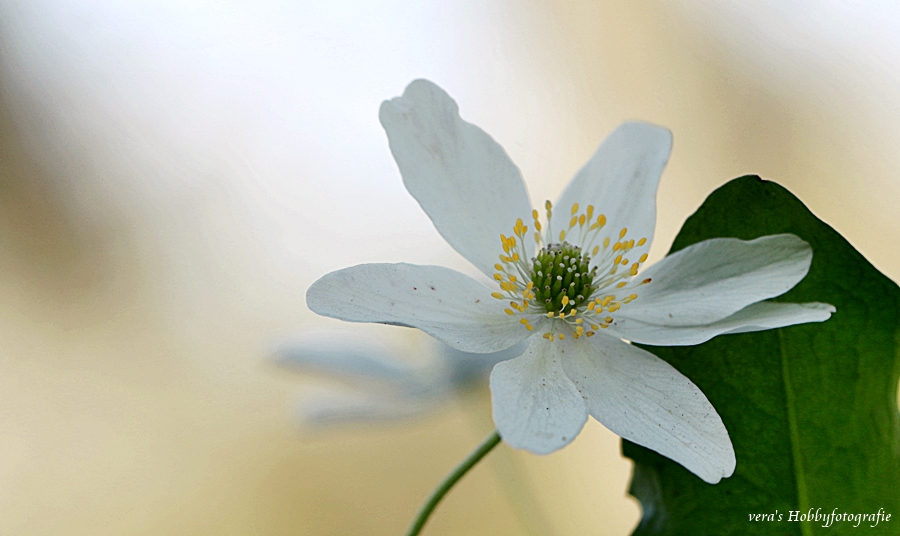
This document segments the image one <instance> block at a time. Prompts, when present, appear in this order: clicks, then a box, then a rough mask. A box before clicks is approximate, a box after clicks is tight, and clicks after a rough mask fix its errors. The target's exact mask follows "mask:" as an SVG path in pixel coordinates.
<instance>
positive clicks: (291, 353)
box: [275, 330, 416, 383]
mask: <svg viewBox="0 0 900 536" xmlns="http://www.w3.org/2000/svg"><path fill="white" fill-rule="evenodd" d="M275 358H276V360H277V363H278V364H279V365H283V366H286V367H291V368H294V369H298V370H301V371H304V372H312V373H318V374H326V375H329V376H331V377H333V378H336V379H342V380H348V379H350V380H352V379H364V380H375V381H381V382H386V383H400V382H403V381H406V379H407V378H408V377H409V376H411V375H413V374H415V373H416V368H414V367H413V366H412V365H410V363H409V362H407V361H403V360H401V359H398V358H397V357H395V356H394V355H392V353H391V351H390V350H389V349H388V348H387V347H385V345H383V344H381V341H379V340H375V339H373V338H371V337H366V336H363V335H360V334H359V333H354V332H353V331H350V330H346V331H342V332H340V333H337V332H335V333H317V334H315V336H312V335H307V336H305V337H303V338H302V339H298V340H294V341H291V342H287V343H283V344H281V345H279V347H278V349H277V350H276V356H275Z"/></svg>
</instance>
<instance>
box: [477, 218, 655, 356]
mask: <svg viewBox="0 0 900 536" xmlns="http://www.w3.org/2000/svg"><path fill="white" fill-rule="evenodd" d="M546 208H547V228H546V230H545V231H544V232H543V233H542V232H541V230H542V228H541V222H540V221H539V220H538V211H536V210H535V211H533V212H532V216H533V218H534V229H535V231H534V241H535V245H536V246H537V248H539V249H538V253H537V255H535V256H534V257H532V258H531V262H527V261H526V260H525V259H524V258H523V257H524V256H525V248H524V247H523V245H522V242H523V241H524V240H525V236H526V235H527V233H528V227H527V226H525V225H524V224H523V223H522V220H521V219H518V220H516V225H515V226H514V227H513V236H509V237H507V236H504V235H502V234H501V235H500V242H501V244H502V245H503V254H501V255H500V263H498V264H495V265H494V268H496V269H497V273H495V274H494V279H495V280H496V281H497V282H498V284H499V285H500V290H501V291H502V292H493V293H492V294H491V295H492V296H493V297H495V298H497V299H498V300H506V299H509V300H511V301H510V302H509V307H507V308H506V309H504V311H505V312H506V314H508V315H513V316H519V317H520V318H519V322H520V323H521V324H522V325H523V326H524V327H525V329H527V330H529V331H531V330H533V329H534V326H533V325H532V322H535V323H537V322H538V321H540V322H545V323H547V324H549V330H548V331H546V332H545V333H544V335H543V337H544V338H545V339H548V340H550V341H554V340H556V339H557V338H559V339H560V340H562V339H564V338H565V332H566V331H568V330H566V329H563V328H564V327H565V326H568V327H569V328H570V329H571V331H570V333H572V334H573V335H574V337H575V338H576V339H577V338H579V337H581V336H582V335H584V336H587V337H590V336H592V335H594V333H595V331H596V330H599V329H603V328H607V327H609V326H610V324H612V323H613V321H614V318H613V316H612V314H614V313H615V312H616V311H618V310H619V308H621V307H622V306H623V305H625V304H627V303H630V302H631V301H633V300H635V299H636V298H637V297H638V295H637V294H636V293H634V292H632V291H633V290H634V289H636V288H637V287H639V286H641V285H646V284H647V283H650V279H649V278H647V279H644V280H642V281H638V280H637V279H636V276H637V274H638V271H639V270H640V266H641V264H643V263H644V262H645V261H646V260H647V254H646V253H643V254H641V255H640V258H639V259H638V260H637V261H636V262H632V261H629V260H628V257H627V255H628V254H629V252H631V251H632V249H634V248H635V246H637V247H641V246H643V245H644V244H646V242H647V239H646V238H641V239H639V240H638V241H637V242H635V241H634V239H628V238H627V235H628V229H626V228H623V229H621V230H620V231H619V232H618V233H613V234H612V235H611V234H608V231H607V230H605V226H606V216H604V215H603V214H600V215H599V216H597V218H596V220H594V218H593V215H594V207H593V206H592V205H588V207H587V210H585V211H584V212H583V213H579V210H578V203H575V204H574V205H572V213H571V219H570V220H569V226H568V228H567V229H563V230H562V231H560V232H559V235H558V241H556V240H555V239H556V237H557V235H554V234H553V233H552V230H551V220H552V217H553V210H552V208H553V207H552V205H551V204H550V201H547V203H546ZM614 240H615V241H614ZM588 252H590V253H588ZM547 320H549V322H547ZM585 326H588V327H589V328H590V329H587V328H586V327H585Z"/></svg>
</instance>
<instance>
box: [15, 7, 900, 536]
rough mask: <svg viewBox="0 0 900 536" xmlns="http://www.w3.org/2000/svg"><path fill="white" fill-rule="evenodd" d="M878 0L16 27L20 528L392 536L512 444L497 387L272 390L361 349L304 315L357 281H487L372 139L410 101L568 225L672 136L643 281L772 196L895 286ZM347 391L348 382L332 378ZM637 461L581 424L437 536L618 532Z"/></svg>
mask: <svg viewBox="0 0 900 536" xmlns="http://www.w3.org/2000/svg"><path fill="white" fill-rule="evenodd" d="M898 23H900V7H898V6H897V5H896V4H894V3H891V2H877V1H872V2H853V3H851V2H841V1H837V0H832V1H820V2H810V1H796V2H776V1H761V2H752V3H746V2H738V1H725V2H716V3H712V2H700V1H691V0H678V1H674V2H662V1H653V0H640V1H635V2H627V3H626V2H610V1H600V2H597V1H577V2H572V1H552V0H544V1H533V2H515V1H511V0H491V1H487V2H420V1H415V2H414V1H399V0H397V1H395V0H387V1H382V2H377V3H375V2H333V1H329V2H324V1H322V2H317V1H313V2H303V3H294V2H277V1H263V2H249V1H243V2H237V1H231V2H209V1H202V0H200V1H192V2H181V1H178V2H176V1H158V2H114V1H111V0H89V1H83V0H79V1H76V0H28V1H25V0H5V1H4V2H3V3H2V4H0V348H2V349H3V351H2V353H0V513H2V514H0V534H34V535H55V534H73V535H74V534H91V535H114V534H191V535H195V534H217V535H219V534H242V535H243V534H311V535H318V534H335V535H338V534H398V533H401V532H402V531H403V530H404V529H405V527H406V526H407V524H408V523H409V521H410V520H411V519H412V516H413V514H414V512H415V511H416V510H417V508H418V507H419V505H420V503H421V501H422V500H423V498H424V497H425V496H426V494H427V493H428V492H429V491H430V490H431V489H432V488H433V487H434V485H435V484H436V483H437V482H438V480H439V479H440V478H441V477H442V476H443V475H444V474H445V473H446V472H447V471H448V470H449V469H450V468H451V467H452V466H453V465H455V464H456V462H457V461H458V460H459V459H461V458H462V457H463V456H464V455H465V454H467V453H468V452H469V451H470V449H471V448H472V447H473V446H474V445H475V444H476V443H477V442H479V441H480V440H481V438H482V437H483V436H484V435H485V434H487V432H489V431H490V430H491V429H492V424H491V422H490V403H489V399H488V395H487V391H486V389H485V388H484V386H483V385H482V386H480V387H479V386H477V385H476V386H475V387H473V388H471V389H467V390H466V391H465V393H463V394H462V395H461V396H459V397H456V398H452V399H447V400H445V401H444V402H442V403H441V405H440V406H439V407H436V408H434V409H433V411H431V412H430V413H428V414H422V415H419V416H418V417H415V418H408V419H403V420H398V421H396V422H389V423H387V422H382V421H373V422H370V423H368V424H361V425H357V424H345V425H343V426H338V427H331V428H328V429H325V430H320V429H315V430H313V429H310V428H309V427H307V426H304V425H303V423H302V422H301V420H300V419H299V418H298V411H297V409H296V406H297V400H298V393H300V392H301V391H303V390H304V389H307V388H315V387H317V386H320V385H323V383H322V382H323V380H322V379H320V378H317V377H315V376H312V375H308V374H300V373H296V372H292V371H289V370H287V369H285V368H283V367H278V366H276V365H274V364H273V360H272V356H273V353H274V351H275V350H274V349H275V348H277V347H278V345H279V344H280V343H281V342H283V341H285V340H290V339H291V338H292V337H294V336H295V335H296V334H298V333H300V334H310V333H312V334H315V333H317V331H318V330H331V329H336V328H344V329H347V330H348V331H346V332H345V333H346V334H347V335H346V336H345V339H348V340H349V339H353V338H354V337H355V336H356V335H358V336H359V337H361V338H366V337H368V340H373V339H374V340H378V341H382V342H383V343H384V345H386V346H387V347H389V348H390V349H392V350H391V351H393V352H395V353H396V354H397V355H401V356H405V357H404V358H408V359H409V362H410V363H413V364H415V363H417V362H419V361H421V360H422V359H424V358H425V357H423V356H427V355H429V354H430V353H433V351H434V350H433V348H432V346H431V344H430V342H429V341H428V340H427V337H425V336H423V335H420V334H419V333H418V332H415V331H413V330H407V329H403V328H392V327H386V326H365V325H353V326H341V325H340V323H339V322H337V321H332V320H329V319H325V318H321V317H317V316H316V315H314V314H312V313H311V312H310V311H309V310H308V309H307V308H306V305H305V291H306V289H307V287H309V285H310V284H311V283H312V282H313V281H315V280H316V279H317V278H319V277H320V276H322V275H323V274H325V273H327V272H329V271H331V270H334V269H338V268H342V267H346V266H349V265H353V264H359V263H363V262H398V261H407V262H416V263H429V264H442V265H447V266H452V267H455V268H457V269H460V270H462V271H464V272H467V273H474V269H473V268H472V267H471V266H469V265H468V264H467V263H466V261H464V260H463V259H462V258H461V257H459V256H458V255H457V254H456V253H455V252H454V251H453V250H452V249H450V247H449V246H447V245H446V244H445V243H444V242H443V240H442V239H441V238H440V237H439V235H438V234H437V233H436V231H435V230H434V229H433V227H432V226H431V224H430V222H429V221H428V219H427V218H426V217H425V215H424V214H423V213H422V211H421V210H420V209H419V208H418V205H417V204H416V203H415V201H414V200H413V199H412V198H411V197H410V196H409V195H408V194H407V193H406V191H405V190H404V188H403V186H402V183H401V180H400V176H399V173H398V172H397V169H396V166H395V164H394V162H393V161H392V159H391V155H390V152H389V150H388V146H387V140H386V137H385V136H384V133H383V131H382V129H381V126H380V124H379V123H378V119H377V112H378V106H379V104H380V102H381V101H382V100H385V99H388V98H391V97H394V96H397V95H400V94H401V93H402V91H403V89H404V87H405V86H406V84H407V83H408V82H409V81H411V80H412V79H414V78H428V79H430V80H432V81H434V82H436V83H437V84H439V85H441V86H442V87H443V88H444V89H446V90H447V91H448V92H449V93H450V95H452V96H453V97H454V98H455V99H456V100H457V102H458V103H459V107H460V110H461V114H462V116H463V118H465V119H467V120H468V121H470V122H473V123H475V124H477V125H479V126H481V127H482V128H483V129H485V130H486V131H487V132H489V133H490V134H491V135H493V136H494V138H495V139H497V140H498V141H499V142H500V143H501V144H502V145H503V146H504V147H505V148H506V150H507V152H508V153H509V154H510V155H511V157H512V159H513V160H514V161H515V162H516V163H517V164H518V166H519V167H520V168H521V170H522V172H523V175H524V177H525V179H526V182H527V184H528V187H529V190H530V194H531V197H532V200H533V201H536V202H540V201H542V200H543V199H555V198H556V196H557V195H558V193H559V192H560V191H561V189H562V187H563V186H564V185H565V184H566V182H567V181H568V180H569V178H570V177H571V176H572V175H573V174H574V173H575V172H576V171H577V170H578V169H579V168H580V166H581V165H582V164H583V163H584V162H585V161H586V160H587V158H588V157H589V156H590V155H591V154H592V152H593V151H594V149H595V148H596V146H597V145H598V144H599V143H600V142H601V141H602V140H603V139H604V137H605V136H606V135H607V134H608V133H609V132H611V131H612V129H613V128H615V126H617V125H618V124H619V123H621V122H622V121H625V120H629V119H641V120H646V121H650V122H653V123H657V124H660V125H665V126H667V127H668V128H670V129H671V130H672V131H673V132H674V137H675V145H674V151H673V154H672V158H671V160H670V163H669V165H668V168H667V169H666V171H665V173H664V174H663V178H662V183H661V186H660V191H659V216H658V221H657V230H656V241H655V243H654V246H653V250H652V257H651V260H653V259H658V258H659V257H661V256H662V255H663V254H664V253H665V252H666V251H667V249H668V247H669V245H670V244H671V242H672V240H673V238H674V236H675V234H676V233H677V232H678V230H679V228H680V226H681V224H682V222H683V221H684V220H685V218H687V217H688V216H689V215H690V214H691V213H692V212H693V211H694V210H695V209H696V208H697V207H698V206H699V205H700V203H701V202H702V201H703V199H704V198H705V197H706V196H707V195H708V194H709V193H710V192H711V191H712V190H713V189H714V188H716V187H718V186H720V185H722V184H723V183H725V182H726V181H728V180H729V179H731V178H734V177H736V176H740V175H743V174H747V173H756V174H760V175H762V176H763V177H765V178H769V179H773V180H776V181H778V182H779V183H781V184H782V185H784V186H785V187H787V188H788V189H789V190H791V191H792V192H794V193H795V194H796V195H798V196H799V197H800V198H801V199H802V200H803V201H804V202H805V203H806V204H807V206H809V208H810V209H811V210H812V211H813V212H814V213H815V214H816V215H818V216H819V217H820V218H821V219H823V220H824V221H826V222H827V223H829V224H831V225H832V226H834V227H835V228H837V229H838V230H839V231H840V232H841V233H842V234H843V235H844V236H845V237H846V238H847V239H848V240H849V241H850V242H851V243H852V244H853V245H854V246H855V247H856V248H857V249H858V250H860V251H861V252H862V253H863V254H864V255H865V256H866V257H867V258H868V259H869V260H870V261H871V262H872V263H873V264H874V265H875V266H876V267H877V268H879V269H880V270H881V271H882V272H884V273H886V274H887V275H888V276H890V277H891V278H893V279H894V280H897V279H898V276H900V248H898V247H897V246H898V244H900V225H897V222H898V221H900V218H898V216H900V209H898V205H900V181H898V178H897V177H898V174H900V151H897V150H896V148H897V147H898V145H900V121H897V118H898V112H900V77H898V74H900V37H898V33H897V32H896V31H895V29H896V28H897V25H898ZM329 385H330V384H329ZM630 470H631V466H630V462H629V461H627V460H625V459H624V458H622V457H621V455H620V449H619V440H618V438H617V437H616V436H614V435H613V434H611V433H610V432H608V431H606V430H605V429H604V428H602V427H601V426H600V425H598V424H597V423H596V422H591V423H589V424H588V426H587V427H586V429H585V431H584V432H583V433H582V434H581V435H580V436H579V438H578V439H577V440H576V441H575V442H574V443H573V444H572V445H571V446H569V447H567V448H566V449H564V450H562V451H560V452H557V453H555V454H552V455H549V456H544V457H539V456H534V455H530V454H527V453H523V452H514V451H511V450H510V449H509V448H507V447H504V446H501V447H500V448H498V449H497V450H496V451H495V452H494V453H492V455H491V457H490V458H489V459H488V460H487V462H486V463H485V464H484V465H482V466H479V467H478V468H477V469H476V470H475V471H473V472H472V473H471V474H470V475H469V476H468V477H467V478H466V479H465V480H464V481H463V482H462V483H461V485H460V486H459V487H458V488H457V489H456V490H455V491H454V492H453V493H452V494H451V495H450V496H449V498H448V499H447V500H446V501H445V502H444V503H443V504H442V505H441V507H440V508H439V510H438V512H437V514H436V515H435V517H434V518H433V520H432V521H431V523H430V524H429V526H428V528H427V529H426V534H529V533H531V534H597V533H603V534H613V535H616V534H619V535H624V534H628V533H629V532H630V531H631V529H632V528H633V527H634V526H635V524H636V523H637V520H638V517H639V512H640V510H639V507H638V506H637V503H636V502H635V501H634V500H633V499H631V498H630V497H627V496H626V492H625V490H626V488H627V485H628V480H629V475H630Z"/></svg>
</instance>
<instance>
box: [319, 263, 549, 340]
mask: <svg viewBox="0 0 900 536" xmlns="http://www.w3.org/2000/svg"><path fill="white" fill-rule="evenodd" d="M306 303H307V305H308V306H309V308H310V309H311V310H313V311H314V312H316V313H319V314H320V315H324V316H330V317H332V318H339V319H341V320H347V321H350V322H379V323H382V324H392V325H398V326H409V327H414V328H419V329H421V330H422V331H424V332H425V333H428V334H429V335H431V336H432V337H434V338H436V339H438V340H439V341H441V342H443V343H445V344H449V345H450V346H452V347H454V348H456V349H457V350H463V351H466V352H476V353H487V352H498V351H500V350H505V349H506V348H509V347H510V346H512V345H514V344H516V343H518V342H521V341H523V340H525V339H526V338H528V336H529V335H531V333H532V332H530V331H527V330H526V329H525V328H524V327H523V326H522V325H521V324H519V322H518V320H517V318H516V317H513V316H508V315H506V314H504V313H503V303H502V302H499V301H498V300H496V299H494V298H492V297H491V292H490V290H488V289H487V288H486V287H485V286H484V285H482V284H480V283H478V282H477V281H475V280H474V279H472V278H470V277H468V276H466V275H463V274H461V273H459V272H457V271H454V270H451V269H449V268H444V267H442V266H418V265H415V264H405V263H400V264H362V265H359V266H353V267H352V268H345V269H343V270H338V271H336V272H331V273H330V274H327V275H325V276H324V277H322V278H321V279H319V280H318V281H316V282H315V283H313V285H312V286H311V287H309V290H308V291H307V292H306ZM534 326H535V328H537V327H538V325H537V324H534Z"/></svg>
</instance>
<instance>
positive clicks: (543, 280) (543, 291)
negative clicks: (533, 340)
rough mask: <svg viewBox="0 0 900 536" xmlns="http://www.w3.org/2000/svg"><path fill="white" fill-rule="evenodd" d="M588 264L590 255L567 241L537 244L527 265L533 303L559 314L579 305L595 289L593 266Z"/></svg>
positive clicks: (594, 269) (565, 313) (567, 312)
mask: <svg viewBox="0 0 900 536" xmlns="http://www.w3.org/2000/svg"><path fill="white" fill-rule="evenodd" d="M590 264H591V258H590V257H589V256H588V255H585V254H582V252H581V248H580V247H578V246H573V245H572V244H570V243H568V242H563V243H562V244H550V245H547V246H544V247H543V248H541V250H540V252H539V253H538V254H537V256H536V257H535V258H534V262H533V264H532V268H531V281H533V282H534V295H535V300H536V304H537V305H539V306H540V305H541V304H543V306H544V307H545V308H546V311H547V312H551V311H558V312H559V313H561V315H562V316H565V315H568V314H569V313H570V312H571V311H572V310H573V309H577V308H578V307H580V306H581V305H583V304H584V303H585V302H586V301H587V300H588V298H590V297H591V296H592V295H593V294H594V291H595V290H597V287H595V286H593V282H594V276H595V275H597V269H596V268H593V269H591V268H590Z"/></svg>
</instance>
